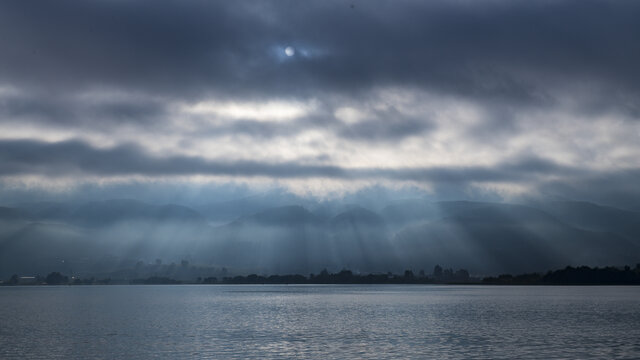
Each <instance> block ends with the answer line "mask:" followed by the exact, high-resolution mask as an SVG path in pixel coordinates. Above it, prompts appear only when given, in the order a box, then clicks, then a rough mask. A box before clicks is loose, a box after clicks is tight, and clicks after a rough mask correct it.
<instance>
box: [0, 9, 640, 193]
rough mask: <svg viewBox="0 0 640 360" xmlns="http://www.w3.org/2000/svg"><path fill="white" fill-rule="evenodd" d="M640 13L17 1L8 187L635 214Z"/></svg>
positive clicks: (5, 37)
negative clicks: (341, 192)
mask: <svg viewBox="0 0 640 360" xmlns="http://www.w3.org/2000/svg"><path fill="white" fill-rule="evenodd" d="M351 5H353V6H351ZM639 15H640V4H637V3H634V2H610V1H579V2H578V1H559V2H558V1H539V2H535V3H532V2H525V1H484V2H469V1H435V2H427V3H425V2H418V1H376V2H359V1H356V2H344V1H317V2H305V3H300V2H294V1H291V2H289V1H255V2H244V3H242V4H235V3H224V2H208V1H193V2H188V3H185V2H179V1H159V2H158V1H153V2H151V1H149V2H144V1H143V2H135V3H133V2H100V1H86V2H83V3H81V4H79V3H77V2H71V1H59V2H56V4H55V5H54V4H38V5H37V6H36V5H35V4H29V3H25V2H20V1H10V2H6V3H3V4H2V5H0V34H2V35H1V36H0V48H1V49H2V56H0V160H1V161H2V167H1V168H0V177H1V178H2V179H0V182H2V183H3V184H5V185H4V186H5V187H7V186H8V185H6V184H8V182H9V181H10V182H11V183H12V184H15V183H16V182H17V183H20V182H21V181H22V182H24V183H27V182H28V183H29V184H30V185H29V186H33V183H34V181H35V183H36V184H39V185H40V186H46V185H47V182H48V181H50V180H51V179H64V180H65V181H69V182H71V183H73V182H78V183H80V182H87V181H89V182H91V181H94V180H95V179H102V180H105V179H111V178H118V179H119V181H124V182H127V181H130V180H127V179H133V178H136V179H139V178H140V177H142V178H145V179H148V180H149V181H154V180H163V181H164V180H171V179H173V178H178V177H179V178H180V181H184V179H187V181H189V180H188V179H189V178H192V179H193V181H194V182H195V181H196V178H197V179H202V178H203V177H204V178H207V179H209V180H211V181H218V182H220V181H222V182H242V183H247V182H248V183H250V182H252V181H256V179H258V178H259V179H271V180H274V181H282V182H283V183H285V184H287V183H291V184H292V182H295V183H296V184H295V188H296V189H298V190H299V189H301V188H302V189H304V188H305V184H308V187H309V191H310V192H312V193H313V192H315V190H313V189H315V187H314V186H315V185H312V183H317V182H318V181H326V187H329V188H331V186H334V185H335V184H340V187H347V188H349V187H350V186H352V187H353V189H356V188H357V187H359V186H362V184H363V183H366V184H368V185H371V184H375V183H377V182H384V183H385V184H393V183H397V184H412V186H418V187H423V188H424V189H429V191H434V192H436V193H437V192H438V191H441V189H444V188H451V187H458V188H459V189H460V190H461V192H464V191H465V189H468V188H469V187H480V188H484V189H485V190H487V191H494V190H496V189H497V191H504V192H518V193H540V192H545V193H553V194H555V195H567V196H585V195H584V194H591V196H594V195H598V196H597V197H598V199H600V200H602V201H603V202H619V199H620V198H627V199H637V198H638V197H640V191H638V190H637V189H636V188H635V187H634V186H633V182H634V181H635V179H634V178H635V175H637V173H638V171H639V169H640V161H639V160H638V159H640V141H639V140H640V139H639V138H640V121H638V120H639V119H640V85H639V83H638V81H637V79H638V78H640V69H639V68H638V66H637V64H638V63H640V43H638V41H637V39H638V37H639V36H640V22H638V21H637V18H638V16H639ZM288 46H291V47H293V48H295V54H294V55H293V56H287V54H285V52H284V49H285V48H286V47H288ZM33 179H35V180H33ZM609 180H610V181H609ZM131 181H133V180H131ZM198 181H200V180H198ZM627 181H628V182H627ZM332 184H333V185H332ZM350 184H351V185H350ZM286 186H289V185H286ZM291 186H292V187H293V186H294V185H291ZM439 189H440V190H439ZM621 189H623V190H621ZM594 191H596V192H597V193H594ZM621 191H622V192H623V194H624V195H625V196H621V195H620V192H621ZM634 201H635V200H634Z"/></svg>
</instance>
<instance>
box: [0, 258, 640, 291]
mask: <svg viewBox="0 0 640 360" xmlns="http://www.w3.org/2000/svg"><path fill="white" fill-rule="evenodd" d="M112 284H132V285H175V284H228V285H232V284H452V285H453V284H469V285H471V284H474V285H478V284H480V285H482V284H484V285H640V263H639V264H637V265H636V266H635V267H634V268H631V267H630V266H624V267H614V266H607V267H594V268H591V267H588V266H580V267H571V266H567V267H566V268H564V269H560V270H553V271H548V272H547V273H545V274H541V273H529V274H519V275H511V274H502V275H499V276H488V277H483V278H480V277H472V276H469V272H468V271H467V270H464V269H460V270H457V271H453V270H452V269H442V268H441V267H440V266H438V265H437V266H436V267H435V268H434V270H433V273H432V274H430V275H425V273H424V271H420V272H419V273H418V274H414V273H413V271H411V270H406V271H405V272H404V274H392V273H386V274H366V275H363V274H355V273H353V272H352V271H350V270H342V271H340V272H337V273H330V272H328V271H327V270H326V269H325V270H322V271H321V272H320V273H319V274H317V275H316V274H310V275H309V276H305V275H300V274H290V275H258V274H250V275H247V276H241V275H238V276H228V277H222V278H217V277H206V278H200V277H199V278H197V279H194V280H193V281H184V280H176V279H172V278H170V277H165V276H150V277H147V278H140V279H132V280H123V279H111V278H106V279H95V278H85V279H82V278H78V277H69V276H66V275H64V274H61V273H60V272H52V273H50V274H48V275H47V276H46V277H40V276H18V275H17V274H15V275H13V276H11V277H10V278H9V279H6V280H0V285H2V286H14V285H112Z"/></svg>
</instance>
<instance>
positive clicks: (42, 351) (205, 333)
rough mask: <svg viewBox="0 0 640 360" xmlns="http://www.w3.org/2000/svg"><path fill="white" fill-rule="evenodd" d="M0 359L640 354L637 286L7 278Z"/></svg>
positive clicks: (1, 301) (0, 298)
mask: <svg viewBox="0 0 640 360" xmlns="http://www.w3.org/2000/svg"><path fill="white" fill-rule="evenodd" d="M0 358H2V359H12V358H15V359H24V358H27V359H40V358H41V359H54V358H60V359H88V358H104V359H113V358H121V359H148V358H171V359H174V358H216V359H219V358H238V359H245V358H256V359H265V358H314V359H345V358H368V359H378V358H380V359H383V358H396V359H397V358H440V359H443V358H491V359H496V358H509V359H513V358H520V359H523V358H535V359H549V358H581V359H584V358H602V359H611V358H628V359H638V358H640V287H489V286H389V285H386V286H375V285H374V286H366V285H355V286H241V285H236V286H75V287H3V288H0Z"/></svg>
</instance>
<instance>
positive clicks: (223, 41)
mask: <svg viewBox="0 0 640 360" xmlns="http://www.w3.org/2000/svg"><path fill="white" fill-rule="evenodd" d="M1 10H2V11H0V14H1V15H0V19H1V21H0V33H2V34H3V36H2V37H1V38H0V45H1V46H2V49H3V56H2V57H1V58H0V78H1V79H3V80H4V81H7V82H9V83H12V84H24V85H27V86H33V87H36V88H41V87H44V88H47V89H50V90H56V91H59V90H60V89H70V88H82V87H86V86H95V85H96V84H98V85H101V86H112V87H116V88H123V87H124V88H129V89H135V90H140V91H144V92H163V93H168V94H171V95H172V96H179V97H198V96H200V94H202V92H203V91H204V92H214V93H217V94H241V95H242V96H247V95H253V96H257V97H260V96H264V95H265V92H266V91H268V92H270V93H271V94H273V93H277V94H282V95H289V96H298V95H300V94H301V93H302V94H304V93H307V94H311V95H315V94H316V93H317V92H319V91H342V92H345V93H353V92H354V91H355V92H357V91H360V90H363V89H368V88H369V87H371V86H374V85H389V84H392V85H393V84H402V85H414V86H418V87H425V88H432V89H436V90H438V91H445V92H452V93H456V94H461V95H465V96H472V97H481V98H486V99H507V100H509V101H528V102H534V103H540V102H543V103H544V102H547V101H550V100H551V101H552V100H553V98H551V97H550V96H549V94H548V90H549V89H553V87H554V86H558V85H566V84H567V82H569V83H571V82H575V83H576V84H578V85H582V84H583V83H585V84H588V86H591V87H592V88H593V87H594V85H595V89H597V88H598V87H600V88H601V89H600V90H614V91H613V92H610V91H607V92H603V93H602V94H603V95H607V97H608V100H609V101H611V102H613V103H615V104H618V105H622V106H627V107H629V110H633V111H636V112H637V111H638V108H637V105H636V104H634V103H635V102H634V101H626V102H625V101H623V100H624V99H627V98H628V96H632V99H637V95H638V84H637V81H634V79H636V78H638V76H639V75H640V73H639V72H640V70H638V67H637V64H638V63H639V62H640V45H638V42H637V41H636V40H637V36H638V34H640V24H639V23H638V21H637V16H638V14H640V4H637V3H635V2H611V1H537V2H525V1H483V2H466V1H437V2H426V3H425V2H418V1H376V2H362V3H360V2H355V6H354V7H353V8H351V7H350V3H349V2H344V1H323V2H304V3H300V2H289V1H287V2H282V1H273V2H272V1H266V2H264V1H260V2H247V3H243V4H242V5H238V4H234V3H225V2H208V1H194V2H188V3H185V2H181V1H148V2H145V1H142V2H101V1H86V2H82V3H77V2H72V1H59V2H56V3H51V4H35V3H28V2H27V3H25V2H20V1H9V2H4V3H3V4H2V9H1ZM287 45H292V46H295V47H296V48H298V49H299V51H298V52H297V54H300V55H296V56H294V57H292V58H282V53H278V52H277V51H272V50H273V49H275V48H283V47H284V46H287ZM302 54H307V55H306V56H303V55H302ZM629 94H631V95H629Z"/></svg>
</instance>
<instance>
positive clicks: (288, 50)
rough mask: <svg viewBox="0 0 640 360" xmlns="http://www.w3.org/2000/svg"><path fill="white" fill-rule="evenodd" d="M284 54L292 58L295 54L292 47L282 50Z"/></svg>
mask: <svg viewBox="0 0 640 360" xmlns="http://www.w3.org/2000/svg"><path fill="white" fill-rule="evenodd" d="M284 53H285V54H286V55H287V56H293V55H295V54H296V49H294V48H293V47H292V46H287V47H286V48H285V49H284Z"/></svg>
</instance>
